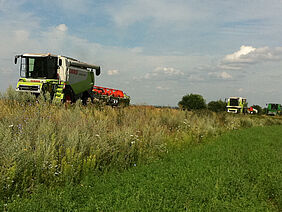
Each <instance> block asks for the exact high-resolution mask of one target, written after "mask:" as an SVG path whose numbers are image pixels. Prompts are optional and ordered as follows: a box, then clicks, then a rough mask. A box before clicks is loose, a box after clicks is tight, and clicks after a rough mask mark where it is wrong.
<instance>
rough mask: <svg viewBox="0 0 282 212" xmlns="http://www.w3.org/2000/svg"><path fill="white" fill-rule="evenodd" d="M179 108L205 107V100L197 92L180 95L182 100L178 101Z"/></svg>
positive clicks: (196, 108) (193, 108) (197, 108)
mask: <svg viewBox="0 0 282 212" xmlns="http://www.w3.org/2000/svg"><path fill="white" fill-rule="evenodd" d="M178 105H179V107H180V108H183V109H188V110H199V109H205V108H207V106H206V101H205V100H204V98H203V97H202V96H201V95H199V94H192V93H191V94H187V95H185V96H183V97H182V100H181V101H180V102H178Z"/></svg>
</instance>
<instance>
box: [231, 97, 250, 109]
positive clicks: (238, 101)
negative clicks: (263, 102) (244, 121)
mask: <svg viewBox="0 0 282 212" xmlns="http://www.w3.org/2000/svg"><path fill="white" fill-rule="evenodd" d="M226 109H227V112H228V113H247V110H248V103H247V99H246V98H243V97H230V98H228V100H227V106H226Z"/></svg>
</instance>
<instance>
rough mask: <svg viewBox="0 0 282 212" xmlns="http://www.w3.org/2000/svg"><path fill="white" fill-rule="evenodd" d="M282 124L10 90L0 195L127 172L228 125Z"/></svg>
mask: <svg viewBox="0 0 282 212" xmlns="http://www.w3.org/2000/svg"><path fill="white" fill-rule="evenodd" d="M47 99H48V97H47ZM281 123H282V120H281V119H279V118H271V117H261V116H244V115H232V114H226V113H218V114H216V113H213V112H210V111H200V112H189V111H181V110H175V109H167V108H166V109H157V108H154V107H148V106H130V107H126V108H111V107H106V106H99V107H97V106H95V105H90V106H87V107H85V106H82V105H81V104H80V103H79V102H78V103H76V104H74V105H62V104H50V103H49V101H46V100H45V99H44V98H43V97H40V98H38V99H36V98H35V97H34V96H32V95H29V94H19V93H16V92H15V91H14V90H13V89H12V88H9V89H8V90H7V92H6V93H4V94H1V99H0V199H5V198H9V197H11V196H12V195H22V194H24V193H26V192H31V191H32V190H33V189H34V188H35V187H36V186H37V185H39V184H45V185H47V186H48V185H65V184H71V183H74V184H76V183H79V182H80V181H81V180H82V179H83V178H85V177H87V176H88V175H89V174H94V175H95V174H96V175H97V174H99V173H101V172H105V171H107V170H108V169H127V168H129V167H131V166H136V165H138V164H140V163H146V162H149V161H152V160H155V159H157V158H159V157H160V156H162V155H163V154H165V153H167V152H168V151H170V149H171V148H181V146H182V144H183V143H189V142H190V143H198V142H202V141H203V140H204V139H205V138H206V137H210V136H216V135H219V134H221V133H223V132H225V131H227V130H233V129H238V128H241V127H251V126H264V125H271V124H281Z"/></svg>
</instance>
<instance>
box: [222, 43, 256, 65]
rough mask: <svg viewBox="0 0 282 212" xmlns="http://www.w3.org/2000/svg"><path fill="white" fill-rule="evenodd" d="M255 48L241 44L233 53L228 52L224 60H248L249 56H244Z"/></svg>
mask: <svg viewBox="0 0 282 212" xmlns="http://www.w3.org/2000/svg"><path fill="white" fill-rule="evenodd" d="M255 50H256V48H254V47H252V46H244V45H243V46H241V47H240V50H239V51H237V52H234V53H233V54H228V55H226V56H225V58H224V61H226V62H249V60H250V59H249V58H248V57H246V55H248V54H249V53H251V52H253V51H255Z"/></svg>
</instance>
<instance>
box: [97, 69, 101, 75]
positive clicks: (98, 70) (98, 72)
mask: <svg viewBox="0 0 282 212" xmlns="http://www.w3.org/2000/svg"><path fill="white" fill-rule="evenodd" d="M100 74H101V68H100V67H99V68H97V69H96V76H99V75H100Z"/></svg>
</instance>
